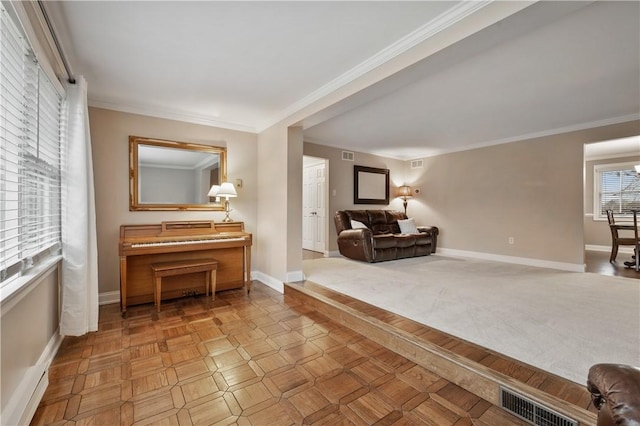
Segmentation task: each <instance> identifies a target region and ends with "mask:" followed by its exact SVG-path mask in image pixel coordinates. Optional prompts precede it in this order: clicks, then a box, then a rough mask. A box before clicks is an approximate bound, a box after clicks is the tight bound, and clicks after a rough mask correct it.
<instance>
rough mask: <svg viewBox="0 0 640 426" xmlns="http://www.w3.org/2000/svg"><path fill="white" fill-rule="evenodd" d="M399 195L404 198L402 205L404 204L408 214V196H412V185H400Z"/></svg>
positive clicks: (405, 211)
mask: <svg viewBox="0 0 640 426" xmlns="http://www.w3.org/2000/svg"><path fill="white" fill-rule="evenodd" d="M397 196H398V197H400V198H402V205H403V206H404V214H405V216H406V215H407V198H411V187H410V186H409V185H402V186H400V187H398V195H397Z"/></svg>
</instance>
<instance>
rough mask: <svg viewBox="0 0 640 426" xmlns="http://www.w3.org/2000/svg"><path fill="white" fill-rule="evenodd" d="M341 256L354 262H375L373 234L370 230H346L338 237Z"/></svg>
mask: <svg viewBox="0 0 640 426" xmlns="http://www.w3.org/2000/svg"><path fill="white" fill-rule="evenodd" d="M338 249H339V250H340V254H341V255H343V256H345V257H348V258H350V259H354V260H362V261H364V262H372V261H373V232H372V231H371V230H370V229H346V230H344V231H342V232H341V233H340V235H338Z"/></svg>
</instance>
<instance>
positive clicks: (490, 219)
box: [407, 121, 640, 265]
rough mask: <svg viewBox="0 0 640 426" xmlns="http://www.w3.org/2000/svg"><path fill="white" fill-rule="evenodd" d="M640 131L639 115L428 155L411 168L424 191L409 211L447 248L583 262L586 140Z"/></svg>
mask: <svg viewBox="0 0 640 426" xmlns="http://www.w3.org/2000/svg"><path fill="white" fill-rule="evenodd" d="M639 130H640V129H639V122H638V121H634V122H630V123H622V124H617V125H611V126H604V127H599V128H595V129H590V130H584V131H576V132H570V133H565V134H560V135H554V136H548V137H542V138H536V139H530V140H525V141H521V142H514V143H509V144H504V145H496V146H491V147H486V148H480V149H474V150H470V151H464V152H458V153H451V154H446V155H441V156H437V157H431V158H426V159H425V161H424V169H413V170H409V169H407V175H408V177H407V179H408V183H409V184H411V185H413V186H416V187H420V188H421V190H422V194H421V196H419V197H414V198H413V199H411V200H410V201H409V207H408V209H409V211H410V213H409V215H410V216H415V217H416V218H420V220H418V222H420V223H426V224H431V225H436V226H438V227H439V228H440V239H439V246H440V247H445V248H449V249H456V250H464V251H473V252H480V253H491V254H495V255H502V256H514V257H522V258H529V259H538V260H543V261H551V262H561V263H569V264H575V265H582V264H583V263H584V220H583V218H584V211H583V205H584V197H583V186H584V185H583V175H584V165H583V157H584V154H583V152H584V151H583V146H584V144H585V143H589V142H596V141H602V140H607V139H615V138H621V137H626V136H633V135H637V134H638V133H640V131H639ZM509 237H514V239H515V244H513V245H510V244H509V243H508V238H509Z"/></svg>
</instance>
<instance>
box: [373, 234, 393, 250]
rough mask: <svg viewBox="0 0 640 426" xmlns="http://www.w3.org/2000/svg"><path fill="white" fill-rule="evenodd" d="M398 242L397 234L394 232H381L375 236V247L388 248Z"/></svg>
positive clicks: (376, 248)
mask: <svg viewBox="0 0 640 426" xmlns="http://www.w3.org/2000/svg"><path fill="white" fill-rule="evenodd" d="M396 244H397V239H396V236H395V235H392V234H379V235H374V236H373V249H374V250H378V249H386V248H392V247H395V246H396Z"/></svg>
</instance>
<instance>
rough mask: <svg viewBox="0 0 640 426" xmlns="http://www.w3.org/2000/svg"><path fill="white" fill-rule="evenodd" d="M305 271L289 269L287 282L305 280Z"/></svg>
mask: <svg viewBox="0 0 640 426" xmlns="http://www.w3.org/2000/svg"><path fill="white" fill-rule="evenodd" d="M304 279H305V278H304V272H302V271H289V272H287V277H286V280H285V281H286V282H288V283H294V282H297V281H304Z"/></svg>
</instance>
